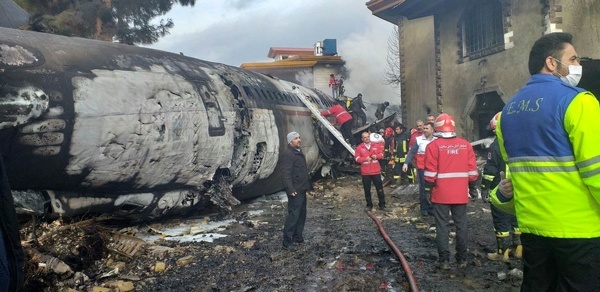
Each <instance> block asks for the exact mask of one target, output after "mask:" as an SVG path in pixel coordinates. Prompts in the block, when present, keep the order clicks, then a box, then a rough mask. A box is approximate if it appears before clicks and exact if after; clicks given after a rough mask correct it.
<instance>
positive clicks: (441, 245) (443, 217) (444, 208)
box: [432, 203, 467, 262]
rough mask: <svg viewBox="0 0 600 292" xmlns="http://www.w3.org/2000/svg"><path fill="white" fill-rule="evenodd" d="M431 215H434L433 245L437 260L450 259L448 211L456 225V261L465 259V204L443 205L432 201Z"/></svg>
mask: <svg viewBox="0 0 600 292" xmlns="http://www.w3.org/2000/svg"><path fill="white" fill-rule="evenodd" d="M432 205H433V215H434V216H435V233H436V234H435V245H436V246H437V250H438V255H439V261H449V260H450V248H449V247H448V246H449V244H448V236H449V235H448V225H450V223H449V222H450V218H449V217H450V215H449V214H450V213H452V220H454V225H456V261H457V262H463V261H466V260H467V204H460V205H444V204H435V203H433V204H432Z"/></svg>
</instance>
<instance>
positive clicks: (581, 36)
mask: <svg viewBox="0 0 600 292" xmlns="http://www.w3.org/2000/svg"><path fill="white" fill-rule="evenodd" d="M551 2H554V4H555V5H556V6H557V8H558V7H559V6H560V8H559V9H560V10H562V11H560V12H556V16H557V17H561V18H562V23H561V24H559V25H558V26H557V27H559V28H561V29H562V31H564V32H568V33H571V34H573V45H574V47H575V50H576V51H577V54H578V55H579V56H580V57H590V58H594V59H600V18H599V17H598V16H600V1H597V0H577V1H572V0H560V1H558V0H556V1H551Z"/></svg>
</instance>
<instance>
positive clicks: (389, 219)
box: [22, 175, 521, 291]
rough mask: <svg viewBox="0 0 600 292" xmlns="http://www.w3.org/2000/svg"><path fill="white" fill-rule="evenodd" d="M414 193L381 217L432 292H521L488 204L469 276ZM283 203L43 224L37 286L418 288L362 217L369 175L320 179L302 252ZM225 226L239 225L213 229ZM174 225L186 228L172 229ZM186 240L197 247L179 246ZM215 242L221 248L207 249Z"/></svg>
mask: <svg viewBox="0 0 600 292" xmlns="http://www.w3.org/2000/svg"><path fill="white" fill-rule="evenodd" d="M408 190H409V189H405V190H404V194H398V190H397V189H396V188H395V187H391V186H387V187H386V188H385V192H386V199H387V205H388V208H389V210H388V212H382V211H377V210H375V211H373V214H374V215H375V216H377V217H378V218H379V219H380V220H381V222H382V225H383V227H384V228H385V230H386V232H387V234H388V236H389V237H390V239H391V240H393V241H394V242H395V244H396V246H397V247H398V249H399V250H400V251H401V252H402V253H403V254H404V256H405V257H406V259H407V261H408V263H409V265H410V267H411V269H412V272H413V274H414V277H415V278H416V280H417V284H418V287H419V289H420V290H421V291H518V289H519V284H520V278H519V275H518V270H513V269H515V268H518V269H520V268H521V263H520V262H519V261H515V260H511V262H509V263H499V262H491V261H488V260H487V259H486V256H485V255H486V254H487V253H488V252H492V251H493V250H494V248H495V238H494V234H493V228H492V222H491V221H492V220H491V214H490V213H489V210H490V208H489V204H487V203H485V202H483V201H481V200H476V201H474V202H472V203H470V204H469V207H468V212H469V213H468V214H469V215H468V220H469V228H470V229H469V251H470V252H469V254H470V258H469V265H468V267H467V268H465V269H458V268H457V267H456V262H455V261H454V258H452V259H451V269H450V270H437V269H436V268H435V263H436V261H437V251H436V248H435V243H434V236H435V230H434V228H433V226H434V219H433V217H421V216H420V215H419V207H418V203H417V202H418V194H417V193H416V192H411V191H408ZM413 190H417V188H416V186H413ZM394 191H395V192H394ZM392 193H394V194H395V195H392ZM282 198H285V195H284V194H283V193H279V194H275V195H271V196H267V197H262V198H260V199H257V200H254V201H252V202H246V203H245V204H243V205H240V206H237V207H235V208H234V212H233V213H232V214H229V215H224V214H222V213H219V212H214V211H213V212H205V213H204V214H197V215H195V216H192V217H188V218H173V219H168V220H162V221H161V222H153V223H143V224H136V225H131V223H127V222H123V221H118V220H113V219H111V218H93V219H85V218H84V219H85V220H83V221H79V222H76V223H71V222H65V221H64V220H58V221H53V222H42V223H40V222H38V223H37V224H36V226H37V227H36V228H35V229H34V228H33V226H34V224H32V222H29V223H26V224H24V225H23V226H22V233H23V238H27V239H28V241H24V243H25V246H26V250H27V265H26V268H27V276H28V278H27V282H26V285H27V286H26V288H27V290H28V291H409V286H408V282H407V280H406V277H405V272H404V271H403V269H402V266H401V264H400V262H399V260H398V259H397V258H396V256H395V254H394V253H393V251H392V250H391V248H390V247H389V246H388V244H387V243H386V242H385V241H384V239H383V238H382V236H381V235H380V233H379V231H378V229H377V226H376V224H375V222H374V221H373V220H372V219H371V218H370V217H368V216H367V214H366V213H365V211H364V210H363V209H364V206H365V203H364V195H363V192H362V186H361V182H360V176H359V175H350V176H345V177H342V178H339V179H336V180H332V179H325V180H321V181H317V182H315V191H314V192H313V193H312V194H311V195H310V196H309V200H308V218H307V222H306V228H305V243H304V244H302V245H300V246H299V249H298V250H297V251H295V252H291V251H287V250H284V249H282V245H281V229H282V226H283V220H284V217H285V213H286V202H285V201H283V200H282ZM374 200H375V202H376V201H377V199H376V196H374ZM223 220H229V221H228V222H230V223H229V224H228V225H222V226H221V227H213V225H214V224H217V223H218V222H223ZM169 228H171V230H172V228H175V229H176V230H178V231H177V232H175V233H173V232H172V231H166V230H167V229H169ZM182 235H183V236H184V237H185V236H187V238H188V239H190V238H192V239H193V240H195V241H191V242H183V241H181V240H180V241H174V240H173V239H174V238H175V237H176V236H182ZM222 235H226V236H225V237H219V236H222ZM181 238H182V237H179V239H181ZM207 239H208V240H210V239H212V242H206V241H200V240H207ZM451 249H454V245H453V244H451ZM511 270H513V272H512V273H510V271H511ZM515 272H517V273H515Z"/></svg>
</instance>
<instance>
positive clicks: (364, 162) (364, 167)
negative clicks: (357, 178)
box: [354, 143, 383, 175]
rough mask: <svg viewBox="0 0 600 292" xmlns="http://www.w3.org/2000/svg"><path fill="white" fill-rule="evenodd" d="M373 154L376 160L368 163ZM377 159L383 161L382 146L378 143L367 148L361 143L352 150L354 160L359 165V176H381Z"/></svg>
mask: <svg viewBox="0 0 600 292" xmlns="http://www.w3.org/2000/svg"><path fill="white" fill-rule="evenodd" d="M373 154H375V157H377V159H373V160H371V161H368V159H367V158H368V157H369V156H371V155H373ZM379 159H383V145H382V144H380V143H370V147H368V148H367V145H366V144H365V143H361V144H360V145H358V146H357V147H356V150H354V160H355V161H356V163H358V164H360V174H361V175H376V174H381V165H379Z"/></svg>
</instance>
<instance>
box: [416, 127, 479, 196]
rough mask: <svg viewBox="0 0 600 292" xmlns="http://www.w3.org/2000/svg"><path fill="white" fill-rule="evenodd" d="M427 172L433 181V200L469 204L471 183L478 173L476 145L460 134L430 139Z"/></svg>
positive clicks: (426, 164) (426, 151) (426, 162)
mask: <svg viewBox="0 0 600 292" xmlns="http://www.w3.org/2000/svg"><path fill="white" fill-rule="evenodd" d="M424 175H425V181H427V182H429V183H432V184H433V188H432V189H431V202H432V203H438V204H466V203H468V202H469V182H470V181H476V180H477V176H478V173H477V163H476V162H475V152H474V151H473V147H472V146H471V144H470V143H469V142H468V141H467V140H465V139H463V138H459V137H453V138H438V139H435V140H434V141H431V143H429V145H427V149H426V150H425V173H424Z"/></svg>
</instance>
